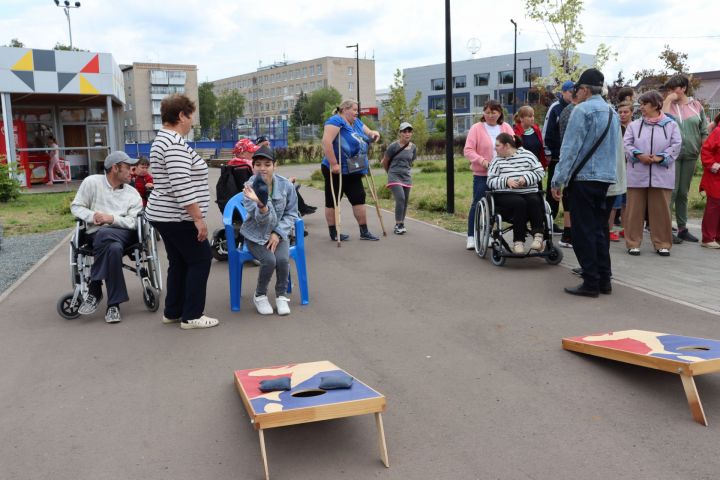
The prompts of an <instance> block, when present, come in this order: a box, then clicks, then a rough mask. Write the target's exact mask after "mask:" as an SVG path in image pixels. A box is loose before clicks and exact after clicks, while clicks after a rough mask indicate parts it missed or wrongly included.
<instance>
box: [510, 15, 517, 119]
mask: <svg viewBox="0 0 720 480" xmlns="http://www.w3.org/2000/svg"><path fill="white" fill-rule="evenodd" d="M510 22H511V23H512V24H513V26H514V27H515V48H514V49H513V115H514V114H515V112H516V111H517V23H515V20H513V19H512V18H511V19H510Z"/></svg>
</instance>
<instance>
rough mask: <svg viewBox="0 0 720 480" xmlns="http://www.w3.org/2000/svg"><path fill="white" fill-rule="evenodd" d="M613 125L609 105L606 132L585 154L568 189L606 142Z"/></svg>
mask: <svg viewBox="0 0 720 480" xmlns="http://www.w3.org/2000/svg"><path fill="white" fill-rule="evenodd" d="M611 123H612V109H611V108H610V106H609V105H608V123H607V125H605V130H604V131H603V133H602V135H600V138H598V139H597V141H596V142H595V145H593V146H592V148H591V149H590V151H588V153H587V154H585V157H583V159H582V160H580V163H579V164H578V166H577V168H576V169H575V171H574V172H573V173H572V175H570V180H568V183H567V185H568V187H569V186H570V184H571V183H572V182H574V181H575V177H576V176H577V174H578V172H579V171H580V170H582V169H583V167H584V166H585V164H586V163H587V162H588V160H590V157H592V156H593V154H594V153H595V150H597V148H598V147H599V146H600V144H601V143H602V142H603V140H605V137H606V136H607V133H608V130H610V124H611Z"/></svg>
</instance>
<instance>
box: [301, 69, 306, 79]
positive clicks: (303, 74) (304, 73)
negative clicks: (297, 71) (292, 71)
mask: <svg viewBox="0 0 720 480" xmlns="http://www.w3.org/2000/svg"><path fill="white" fill-rule="evenodd" d="M302 76H303V78H307V67H303V69H302Z"/></svg>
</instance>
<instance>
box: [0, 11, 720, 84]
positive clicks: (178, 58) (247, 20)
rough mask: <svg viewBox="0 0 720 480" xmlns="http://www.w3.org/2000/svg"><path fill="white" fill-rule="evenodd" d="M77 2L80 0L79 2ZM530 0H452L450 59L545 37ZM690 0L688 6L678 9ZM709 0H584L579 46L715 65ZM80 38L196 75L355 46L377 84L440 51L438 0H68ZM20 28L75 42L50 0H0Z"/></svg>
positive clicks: (628, 56) (650, 59) (3, 36)
mask: <svg viewBox="0 0 720 480" xmlns="http://www.w3.org/2000/svg"><path fill="white" fill-rule="evenodd" d="M73 3H74V2H73ZM524 3H525V2H524V1H523V0H504V1H498V0H451V5H452V13H451V16H452V41H453V60H466V59H469V58H471V53H470V51H469V50H468V48H467V44H468V41H469V40H471V39H473V38H476V39H479V40H480V44H481V49H480V51H479V52H478V54H477V55H476V56H491V55H500V54H504V53H512V49H513V28H512V24H511V23H510V19H511V18H512V19H514V20H515V21H516V22H517V23H518V51H523V50H536V49H542V48H546V47H549V46H550V45H551V44H550V40H549V37H548V34H547V33H546V31H545V27H544V26H543V25H542V24H541V23H538V22H534V21H531V20H530V19H528V18H527V17H526V16H525V13H524V8H523V7H524ZM683 5H692V10H685V9H683ZM717 8H718V6H717V2H716V1H714V0H691V1H688V2H678V1H677V0H653V1H652V2H649V1H645V0H642V1H641V0H586V2H585V10H584V12H583V14H582V16H581V23H582V24H583V27H584V31H585V33H586V35H587V37H586V41H585V43H584V45H582V46H581V47H580V51H582V52H586V53H594V52H595V49H596V47H597V45H598V44H599V43H600V42H604V43H606V44H608V45H609V46H610V47H612V49H613V51H614V52H616V53H617V54H618V57H617V60H614V61H611V62H610V63H609V64H608V65H607V66H606V68H605V69H604V70H605V74H606V78H608V79H609V80H611V79H614V78H615V76H616V75H617V73H618V71H620V70H622V71H623V72H624V73H625V77H626V78H627V77H630V76H631V74H632V73H634V72H635V71H637V70H639V69H640V68H659V67H660V66H661V64H660V61H659V60H658V58H657V56H658V54H659V53H660V51H661V50H662V49H663V46H664V44H666V43H669V44H670V46H671V48H673V49H675V50H679V51H682V52H686V53H688V54H689V59H688V62H689V64H690V69H691V70H692V71H706V70H720V54H718V53H719V52H720V34H718V30H717V28H716V27H717V11H718V10H717ZM70 15H71V21H72V29H73V43H74V45H75V46H77V47H80V48H84V49H88V50H92V51H99V52H109V53H112V54H113V55H114V57H115V60H116V61H117V62H118V63H132V62H133V61H135V62H148V61H150V62H162V63H186V64H195V65H197V67H198V78H199V79H200V80H201V81H204V80H215V79H218V78H223V77H228V76H232V75H237V74H241V73H246V72H249V71H253V70H255V69H256V68H257V67H258V65H260V63H261V62H262V65H269V64H271V63H273V62H276V61H282V60H283V59H287V60H305V59H311V58H317V57H322V56H348V57H351V56H354V53H355V52H354V49H347V48H346V45H350V44H355V43H359V44H360V57H361V58H374V59H375V61H376V67H375V73H376V87H377V88H385V87H387V86H388V85H390V83H391V82H392V75H393V72H394V71H395V69H397V68H400V69H403V68H408V67H415V66H420V65H429V64H434V63H442V62H444V59H445V46H444V38H445V33H444V2H443V1H442V0H413V1H397V0H364V1H357V2H340V1H328V0H325V1H323V0H265V1H262V2H259V1H249V0H174V1H172V2H169V1H164V0H117V1H110V0H82V6H81V7H80V8H78V9H72V10H71V14H70ZM12 38H18V39H19V40H20V41H22V42H23V43H25V45H26V46H28V47H33V48H52V47H53V45H55V43H56V42H62V43H69V39H68V25H67V20H66V18H65V14H64V13H63V10H62V9H61V8H58V7H56V6H55V4H54V2H53V0H0V44H7V43H9V42H10V40H11V39H12Z"/></svg>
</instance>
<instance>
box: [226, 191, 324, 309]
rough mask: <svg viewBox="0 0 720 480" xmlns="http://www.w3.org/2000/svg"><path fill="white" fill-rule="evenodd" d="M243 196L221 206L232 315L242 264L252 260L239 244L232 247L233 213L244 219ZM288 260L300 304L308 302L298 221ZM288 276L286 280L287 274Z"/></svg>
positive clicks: (302, 225)
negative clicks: (294, 271)
mask: <svg viewBox="0 0 720 480" xmlns="http://www.w3.org/2000/svg"><path fill="white" fill-rule="evenodd" d="M242 201H243V194H242V193H238V194H237V195H235V196H234V197H232V198H231V199H230V200H229V201H228V203H227V204H226V205H225V210H224V211H223V224H224V225H225V238H226V239H227V245H228V271H229V272H230V309H231V310H232V311H233V312H238V311H240V293H241V291H242V274H243V266H244V264H245V262H247V261H250V260H254V257H253V256H252V254H251V253H250V251H249V250H248V248H247V246H245V244H243V245H242V246H241V247H239V248H233V247H232V246H233V245H236V244H237V242H236V240H235V228H234V227H233V223H232V218H233V213H234V212H235V210H237V211H238V212H239V213H240V216H241V217H242V219H243V221H245V220H246V219H247V216H248V213H247V210H245V207H244V206H243V204H242ZM290 258H291V259H293V260H294V261H295V268H296V269H297V276H298V283H299V284H300V303H301V304H303V305H307V304H308V303H310V294H309V288H308V279H307V263H306V262H305V223H304V222H303V221H302V219H301V218H298V219H297V220H296V221H295V245H293V246H291V247H290ZM288 277H290V276H289V275H288ZM290 292H292V283H291V281H290V278H288V293H290Z"/></svg>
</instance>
